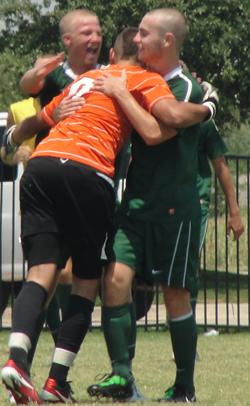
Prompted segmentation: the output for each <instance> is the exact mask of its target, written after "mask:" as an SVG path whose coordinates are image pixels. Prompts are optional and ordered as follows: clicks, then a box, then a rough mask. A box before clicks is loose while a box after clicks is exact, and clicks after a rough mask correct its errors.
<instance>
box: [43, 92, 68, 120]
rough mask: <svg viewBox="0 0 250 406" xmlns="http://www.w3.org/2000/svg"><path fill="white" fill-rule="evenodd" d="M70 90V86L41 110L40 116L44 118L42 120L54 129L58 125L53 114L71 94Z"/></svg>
mask: <svg viewBox="0 0 250 406" xmlns="http://www.w3.org/2000/svg"><path fill="white" fill-rule="evenodd" d="M69 88H70V86H68V87H67V88H66V89H64V91H63V92H62V93H60V94H59V95H58V96H55V97H53V99H52V100H51V101H50V102H49V103H48V104H47V105H46V106H45V107H43V109H42V110H41V112H40V114H41V116H42V119H43V120H44V121H45V122H46V123H47V124H48V125H49V126H50V127H53V126H54V125H56V124H57V123H56V122H55V121H54V120H53V112H54V110H55V109H56V107H57V106H59V104H60V103H61V101H62V99H63V98H64V97H65V96H67V94H68V93H69Z"/></svg>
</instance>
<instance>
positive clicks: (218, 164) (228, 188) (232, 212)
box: [212, 156, 244, 239]
mask: <svg viewBox="0 0 250 406" xmlns="http://www.w3.org/2000/svg"><path fill="white" fill-rule="evenodd" d="M212 165H213V167H214V171H215V173H216V175H217V177H218V179H219V182H220V185H221V187H222V190H223V192H224V195H225V198H226V201H227V204H228V209H229V218H228V223H227V235H229V234H230V232H231V231H232V232H233V235H234V239H238V238H240V236H241V234H242V233H243V232H244V225H243V222H242V219H241V216H240V209H239V206H238V203H237V199H236V193H235V188H234V184H233V179H232V176H231V173H230V169H229V167H228V165H227V163H226V160H225V158H224V156H222V157H219V158H216V159H213V160H212Z"/></svg>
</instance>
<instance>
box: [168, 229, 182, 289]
mask: <svg viewBox="0 0 250 406" xmlns="http://www.w3.org/2000/svg"><path fill="white" fill-rule="evenodd" d="M182 227H183V221H182V222H181V224H180V227H179V231H178V235H177V238H176V243H175V247H174V253H173V258H172V261H171V265H170V269H169V274H168V286H170V281H171V276H172V272H173V266H174V260H175V255H176V251H177V248H178V244H179V239H180V235H181V230H182Z"/></svg>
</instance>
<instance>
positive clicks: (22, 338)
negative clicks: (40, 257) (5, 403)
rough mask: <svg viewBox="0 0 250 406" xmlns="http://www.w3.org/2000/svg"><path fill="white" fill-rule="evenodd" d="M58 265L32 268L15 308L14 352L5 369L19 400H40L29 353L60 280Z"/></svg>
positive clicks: (11, 343) (8, 383) (5, 379)
mask: <svg viewBox="0 0 250 406" xmlns="http://www.w3.org/2000/svg"><path fill="white" fill-rule="evenodd" d="M57 277H58V274H57V267H56V265H55V264H41V265H37V266H33V267H31V268H30V269H29V273H28V277H27V281H26V283H25V284H24V285H23V288H22V290H21V292H20V293H19V295H18V297H17V299H16V302H15V306H14V311H13V325H12V330H11V334H10V339H9V348H10V355H9V360H8V362H7V363H6V365H5V367H4V368H3V369H2V380H3V383H4V384H5V385H6V387H7V388H8V389H10V390H11V392H12V394H13V396H14V398H15V400H16V402H17V403H22V402H23V403H27V401H28V399H32V400H33V401H34V402H36V403H39V397H38V394H37V392H36V390H35V389H34V387H33V385H32V383H31V381H30V378H29V365H28V353H29V351H30V350H31V349H32V344H33V343H34V342H36V341H37V334H39V333H40V331H39V332H37V325H38V323H39V320H40V316H41V314H42V313H43V310H44V307H45V304H46V302H47V301H48V300H49V298H50V296H51V294H52V292H53V290H54V286H55V284H56V281H57Z"/></svg>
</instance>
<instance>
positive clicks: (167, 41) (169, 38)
mask: <svg viewBox="0 0 250 406" xmlns="http://www.w3.org/2000/svg"><path fill="white" fill-rule="evenodd" d="M174 42H175V36H174V34H173V33H172V32H166V34H165V38H164V40H163V46H165V47H170V46H172V45H173V44H174Z"/></svg>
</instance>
